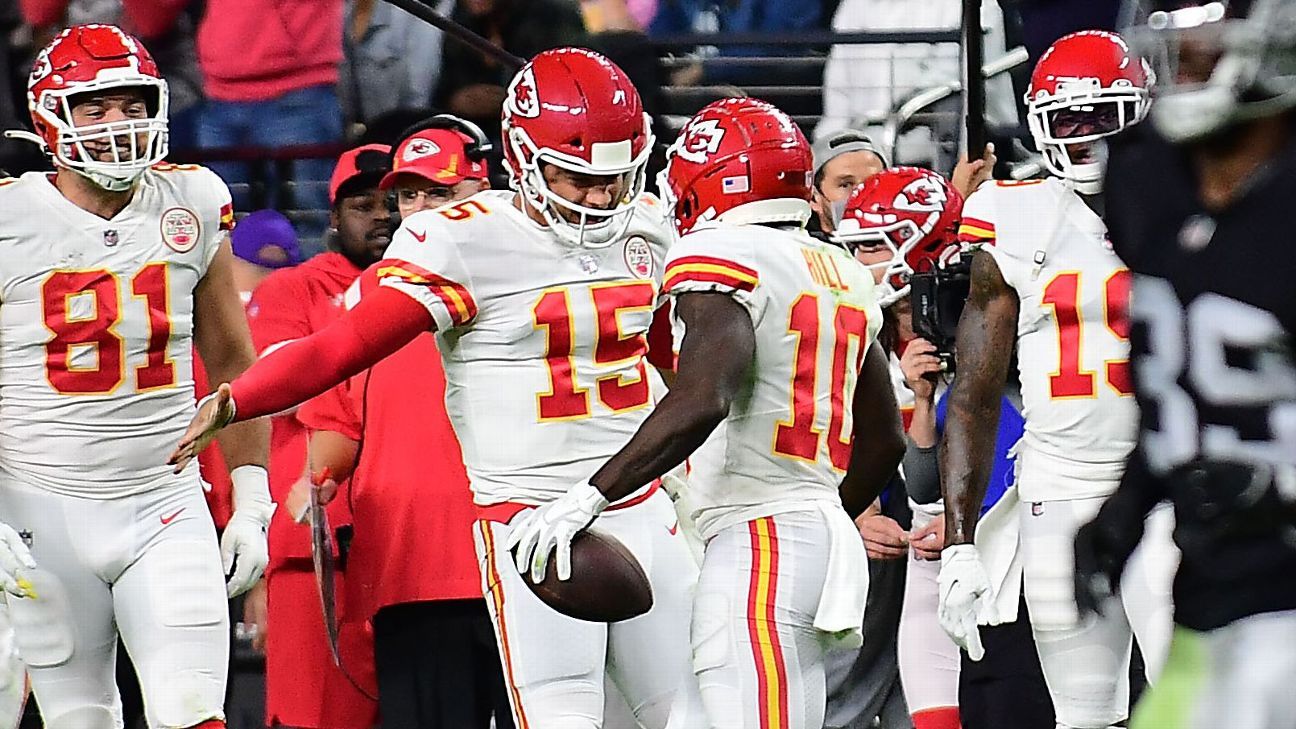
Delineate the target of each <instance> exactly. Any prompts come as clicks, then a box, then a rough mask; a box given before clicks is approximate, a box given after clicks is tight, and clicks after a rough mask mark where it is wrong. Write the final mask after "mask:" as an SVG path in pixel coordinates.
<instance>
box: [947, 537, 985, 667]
mask: <svg viewBox="0 0 1296 729" xmlns="http://www.w3.org/2000/svg"><path fill="white" fill-rule="evenodd" d="M937 582H938V584H939V586H940V606H939V608H938V609H937V613H936V614H937V618H938V619H939V620H940V624H941V628H943V629H944V630H945V633H946V634H947V635H949V637H950V640H952V641H954V642H955V643H957V644H958V646H959V647H960V648H962V649H963V650H965V651H967V654H968V658H971V659H972V660H974V661H979V660H981V659H982V657H984V656H985V648H984V647H983V646H982V645H981V631H980V630H978V629H977V625H978V624H984V625H989V624H993V623H997V622H999V612H998V609H997V608H996V607H995V595H994V588H992V587H991V586H990V577H989V575H987V574H986V571H985V565H983V564H981V555H979V554H977V548H976V547H975V546H974V545H971V544H956V545H954V546H952V547H947V548H945V550H944V551H943V552H941V570H940V577H939V578H938V579H937Z"/></svg>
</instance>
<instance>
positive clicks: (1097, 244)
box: [959, 178, 1138, 501]
mask: <svg viewBox="0 0 1296 729" xmlns="http://www.w3.org/2000/svg"><path fill="white" fill-rule="evenodd" d="M959 238H960V241H962V242H963V243H970V244H979V245H980V246H981V250H983V251H985V252H987V253H989V254H990V256H991V257H993V258H994V261H995V263H996V264H997V265H998V267H999V271H1000V272H1001V273H1002V274H1003V278H1004V281H1006V282H1007V283H1008V285H1009V286H1011V287H1012V288H1013V289H1014V290H1015V291H1016V292H1017V297H1018V300H1019V302H1020V308H1019V313H1018V316H1017V367H1018V372H1019V376H1020V378H1021V388H1022V406H1023V415H1024V416H1025V418H1026V430H1025V433H1024V434H1023V436H1022V442H1021V445H1020V446H1019V447H1020V451H1019V454H1018V455H1019V459H1020V460H1019V463H1020V464H1021V469H1022V475H1021V478H1020V479H1019V480H1018V482H1017V488H1018V491H1019V493H1020V494H1021V498H1022V500H1023V501H1053V500H1059V499H1080V498H1089V497H1095V496H1104V495H1106V494H1108V493H1111V491H1112V490H1114V489H1115V487H1116V482H1117V481H1118V480H1119V479H1120V476H1121V473H1122V472H1123V471H1124V467H1125V459H1126V457H1127V456H1128V455H1129V452H1130V450H1131V449H1133V447H1134V434H1135V428H1136V424H1137V417H1138V411H1137V407H1136V405H1135V403H1134V398H1133V397H1131V395H1132V393H1133V385H1132V383H1131V381H1130V373H1129V340H1128V337H1129V321H1128V319H1127V309H1128V304H1129V289H1130V275H1129V271H1128V270H1126V268H1125V266H1124V264H1122V263H1121V261H1120V259H1119V258H1118V257H1117V256H1116V254H1115V253H1113V252H1112V248H1111V244H1110V243H1109V242H1108V240H1107V226H1106V225H1105V224H1104V223H1103V221H1102V219H1101V218H1099V217H1098V216H1097V215H1096V214H1095V213H1094V212H1093V211H1092V210H1090V209H1089V207H1088V206H1087V205H1086V204H1085V202H1084V200H1083V199H1082V198H1081V197H1080V196H1079V195H1078V194H1076V193H1075V192H1074V191H1072V190H1071V189H1070V188H1068V187H1067V186H1066V185H1065V184H1063V183H1062V182H1061V181H1060V180H1057V179H1054V178H1049V179H1046V180H1031V181H1027V182H998V183H987V184H985V185H982V186H981V188H980V189H978V190H977V191H976V192H975V193H973V194H972V196H971V197H969V198H968V200H967V204H966V205H965V206H964V207H963V221H962V224H961V226H960V228H959Z"/></svg>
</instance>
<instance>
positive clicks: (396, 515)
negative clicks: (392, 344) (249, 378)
mask: <svg viewBox="0 0 1296 729" xmlns="http://www.w3.org/2000/svg"><path fill="white" fill-rule="evenodd" d="M373 270H374V269H372V268H371V269H369V271H366V272H365V274H364V277H363V278H362V279H361V281H362V284H364V285H365V286H364V288H365V290H367V289H368V286H369V285H372V283H371V282H372V281H374V280H375V279H374V278H373V273H372V272H373ZM366 384H367V387H368V392H367V393H366V391H365V389H366ZM362 414H363V438H362V437H361V436H362V427H361V417H362ZM297 417H298V419H299V420H300V421H301V422H302V423H304V424H306V426H307V427H309V428H311V429H313V430H333V431H336V432H339V433H342V434H344V435H347V436H348V437H350V438H352V439H355V440H360V441H361V454H360V463H359V465H358V466H357V468H356V471H355V473H354V474H353V475H352V476H351V484H350V493H349V494H348V493H347V491H346V490H342V491H339V494H338V499H337V500H338V501H344V500H347V499H348V498H349V499H350V501H351V507H352V509H353V516H354V524H355V538H354V540H353V541H352V543H351V553H350V557H349V561H348V563H347V594H346V604H347V614H348V619H357V620H364V619H367V618H372V617H373V614H374V613H375V612H377V611H378V610H379V609H380V608H383V607H386V606H388V605H396V604H400V603H408V602H419V601H425V600H456V599H466V598H472V599H481V597H482V591H481V589H482V588H481V578H480V572H479V569H478V566H477V555H476V552H475V551H474V549H473V542H472V526H473V523H474V520H475V518H476V512H475V510H474V508H473V503H472V493H471V492H470V491H469V490H468V474H467V472H466V471H465V470H464V466H463V456H462V454H461V453H460V450H459V441H458V439H456V438H455V435H454V430H453V429H452V428H451V426H450V418H449V416H448V415H447V414H446V411H445V372H444V370H443V369H442V367H441V357H440V354H439V353H438V352H437V347H436V340H435V338H434V337H433V335H432V334H423V335H420V336H419V337H418V338H417V339H415V340H414V341H413V342H410V343H409V344H408V345H406V346H405V347H404V348H403V349H401V350H400V351H398V352H397V353H396V354H394V355H392V356H391V357H388V358H387V359H385V360H383V361H382V362H379V363H378V364H377V365H374V367H373V368H372V369H370V370H368V371H367V372H362V373H360V374H359V375H357V376H355V377H354V378H352V379H351V380H350V382H349V383H348V387H347V392H346V393H341V392H339V391H338V390H336V389H335V390H332V391H330V392H328V393H326V394H324V395H322V396H320V397H318V398H315V399H314V400H311V401H310V402H308V403H307V404H306V405H303V406H302V407H301V409H300V410H298V412H297Z"/></svg>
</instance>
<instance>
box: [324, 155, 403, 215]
mask: <svg viewBox="0 0 1296 729" xmlns="http://www.w3.org/2000/svg"><path fill="white" fill-rule="evenodd" d="M389 170H391V147H389V146H387V145H386V144H366V145H364V146H363V147H356V148H355V149H348V150H347V151H345V152H343V153H342V156H341V157H338V161H337V165H336V166H335V167H334V168H333V176H332V177H330V178H329V204H333V203H336V202H337V194H338V189H339V188H341V187H342V186H343V185H345V184H346V183H348V182H350V181H351V180H354V179H355V178H357V177H360V176H361V175H374V176H375V177H378V176H380V175H383V174H386V173H387V172H388V171H389Z"/></svg>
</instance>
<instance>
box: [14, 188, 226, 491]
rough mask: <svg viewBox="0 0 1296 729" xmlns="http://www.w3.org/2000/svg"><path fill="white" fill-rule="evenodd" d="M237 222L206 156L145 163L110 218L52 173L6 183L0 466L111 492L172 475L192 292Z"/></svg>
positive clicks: (185, 400) (189, 375) (187, 373)
mask: <svg viewBox="0 0 1296 729" xmlns="http://www.w3.org/2000/svg"><path fill="white" fill-rule="evenodd" d="M65 174H66V173H65ZM232 225H233V210H232V208H231V206H230V196H229V191H228V190H227V189H226V187H225V185H224V183H223V182H221V180H220V178H218V177H217V176H216V175H215V174H213V173H212V172H210V171H208V170H205V169H203V168H200V167H189V166H182V167H176V166H171V165H159V166H158V167H155V168H153V169H150V170H148V171H146V172H145V173H144V174H143V175H142V176H141V177H140V180H139V183H138V186H137V188H136V190H135V194H134V196H133V197H132V199H131V201H130V203H129V204H128V205H127V206H126V207H125V208H124V209H123V210H122V211H121V212H119V213H118V214H117V215H116V216H114V217H113V218H112V219H111V220H105V219H104V218H101V217H99V216H97V215H94V214H92V213H90V212H87V211H85V210H83V209H81V208H80V207H77V206H76V205H74V204H73V203H71V202H69V201H68V200H67V199H66V198H64V197H63V195H62V194H61V193H60V192H59V191H58V190H57V189H56V188H55V187H54V185H53V184H52V181H51V179H50V178H49V177H47V176H46V174H45V173H41V172H30V173H27V174H26V175H23V176H22V177H21V178H19V179H15V180H4V181H2V182H0V472H3V473H4V474H5V475H6V476H7V477H9V478H14V479H18V480H21V481H22V482H24V483H27V484H29V485H32V486H36V487H38V488H44V489H48V490H51V491H55V492H59V493H64V494H68V495H74V496H82V497H88V498H101V499H108V498H119V497H122V496H127V495H130V494H133V493H138V492H141V491H146V490H149V489H152V488H155V487H157V486H160V485H162V484H163V483H168V482H174V479H175V477H174V476H173V475H172V474H171V467H170V466H168V465H167V463H166V460H167V456H168V455H169V454H170V452H171V449H172V448H174V447H175V443H176V441H177V440H178V439H179V438H180V436H181V435H182V434H183V433H184V430H185V427H186V426H187V425H188V421H189V419H190V417H191V416H192V415H193V407H194V395H193V357H192V335H193V308H194V307H193V291H194V288H195V287H196V286H197V285H198V282H199V281H200V280H201V279H202V278H203V276H204V275H206V272H207V267H208V265H209V264H210V263H211V260H212V258H213V257H214V256H215V254H216V250H217V248H218V246H219V245H220V242H221V240H223V238H224V236H225V231H227V230H228V229H229V228H230V227H231V226H232ZM193 473H196V469H195V470H194V472H193ZM185 478H186V479H191V478H193V474H192V473H191V474H188V475H186V476H185Z"/></svg>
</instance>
